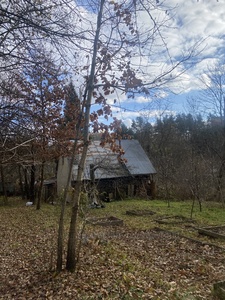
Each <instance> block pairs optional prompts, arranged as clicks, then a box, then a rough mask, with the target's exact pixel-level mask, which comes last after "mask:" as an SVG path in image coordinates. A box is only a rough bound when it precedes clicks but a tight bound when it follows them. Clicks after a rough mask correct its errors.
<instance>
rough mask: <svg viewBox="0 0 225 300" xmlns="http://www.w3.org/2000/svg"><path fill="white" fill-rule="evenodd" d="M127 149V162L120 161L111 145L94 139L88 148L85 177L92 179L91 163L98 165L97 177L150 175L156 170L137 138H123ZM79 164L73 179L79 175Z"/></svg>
mask: <svg viewBox="0 0 225 300" xmlns="http://www.w3.org/2000/svg"><path fill="white" fill-rule="evenodd" d="M121 146H122V148H123V149H124V151H125V154H124V155H123V158H125V159H126V160H127V162H125V163H121V162H119V161H118V159H117V157H118V154H117V153H114V152H112V150H111V149H110V147H109V145H107V144H106V145H105V146H104V147H102V146H101V145H100V141H92V142H91V145H90V146H89V148H88V153H87V157H86V162H85V170H84V175H83V179H87V180H90V165H91V164H93V165H94V166H96V170H95V172H94V174H95V179H109V178H118V177H127V176H135V175H150V174H155V173H156V171H155V169H154V167H153V165H152V163H151V161H150V160H149V158H148V156H147V155H146V153H145V152H144V150H143V148H142V147H141V145H140V144H139V142H138V141H137V140H121ZM77 170H78V165H77V164H75V165H74V167H73V179H74V180H75V178H76V175H77Z"/></svg>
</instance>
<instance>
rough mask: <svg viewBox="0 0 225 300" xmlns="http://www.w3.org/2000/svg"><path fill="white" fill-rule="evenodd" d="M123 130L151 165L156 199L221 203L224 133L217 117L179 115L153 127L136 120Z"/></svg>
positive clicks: (159, 122)
mask: <svg viewBox="0 0 225 300" xmlns="http://www.w3.org/2000/svg"><path fill="white" fill-rule="evenodd" d="M122 131H123V133H124V134H127V135H128V136H131V137H133V138H136V139H138V140H139V142H140V143H141V145H142V147H143V148H144V150H145V151H146V153H147V155H148V156H149V158H150V159H151V161H152V162H153V165H154V166H155V168H156V170H157V189H158V191H157V196H158V197H159V198H161V199H177V200H185V199H193V198H194V199H196V200H197V201H200V202H201V201H204V200H211V201H219V202H222V203H223V202H224V192H225V190H224V188H225V186H224V175H225V174H224V171H225V169H224V167H225V166H224V165H225V151H224V147H225V132H224V126H223V122H222V121H221V119H220V118H219V117H215V116H212V115H211V116H209V117H208V119H207V121H205V120H204V119H203V118H202V117H201V115H197V116H193V115H191V114H179V115H176V116H165V117H162V118H160V119H158V120H157V121H156V123H155V124H151V123H149V122H148V120H146V119H145V118H144V117H143V118H142V117H139V118H137V119H136V120H134V121H133V124H132V127H131V128H129V129H128V128H127V127H126V126H125V125H122Z"/></svg>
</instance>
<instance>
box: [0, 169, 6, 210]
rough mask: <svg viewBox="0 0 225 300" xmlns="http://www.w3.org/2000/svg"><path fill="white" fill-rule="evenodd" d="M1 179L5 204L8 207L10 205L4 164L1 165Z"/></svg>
mask: <svg viewBox="0 0 225 300" xmlns="http://www.w3.org/2000/svg"><path fill="white" fill-rule="evenodd" d="M0 172H1V179H2V193H3V204H4V205H6V204H7V203H8V198H7V191H6V186H5V176H4V170H3V166H2V164H1V165H0Z"/></svg>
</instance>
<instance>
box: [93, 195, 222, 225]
mask: <svg viewBox="0 0 225 300" xmlns="http://www.w3.org/2000/svg"><path fill="white" fill-rule="evenodd" d="M191 206H192V202H191V201H182V202H178V201H171V202H170V207H168V205H167V202H166V201H162V200H153V201H149V200H148V201H146V200H136V199H135V200H133V199H132V200H131V199H129V200H123V201H114V202H109V203H106V204H105V208H104V209H92V210H91V212H90V214H91V215H92V216H95V217H104V216H111V215H112V216H115V217H117V218H120V219H123V220H124V222H125V224H126V225H127V226H128V227H131V228H138V229H150V228H152V227H153V226H155V222H154V220H155V219H156V218H160V217H163V216H177V215H181V216H183V217H186V218H190V215H191ZM127 210H152V211H154V212H155V213H156V214H155V215H149V216H130V215H127V214H126V211H127ZM224 216H225V209H224V208H222V206H221V205H218V203H212V202H210V203H208V202H207V203H203V205H202V211H201V212H200V210H199V207H198V206H197V204H196V206H195V208H194V213H193V220H195V221H196V222H197V223H198V224H199V225H206V226H207V225H220V224H224Z"/></svg>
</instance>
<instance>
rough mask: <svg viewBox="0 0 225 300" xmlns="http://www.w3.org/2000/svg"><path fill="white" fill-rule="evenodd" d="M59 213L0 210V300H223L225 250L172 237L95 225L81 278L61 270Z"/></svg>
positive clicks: (85, 246)
mask: <svg viewBox="0 0 225 300" xmlns="http://www.w3.org/2000/svg"><path fill="white" fill-rule="evenodd" d="M58 213H59V211H58V208H55V207H50V208H46V207H45V208H44V209H42V210H41V211H36V210H35V208H33V207H25V206H18V207H14V208H13V207H11V208H2V207H1V208H0V241H1V244H0V299H4V300H5V299H15V300H20V299H21V300H22V299H35V300H37V299H56V300H57V299H73V300H74V299H82V300H85V299H88V300H89V299H154V300H156V299H162V300H167V299H170V300H173V299H183V300H194V299H216V298H213V296H212V286H213V283H214V282H216V281H220V280H225V252H224V251H223V250H222V249H220V248H218V247H213V246H210V245H207V244H200V243H197V242H194V241H191V240H189V239H185V238H183V237H179V236H177V235H172V234H170V233H168V232H165V231H157V230H154V229H152V230H151V229H147V230H140V229H139V230H138V229H132V228H130V227H127V226H126V224H125V225H124V226H122V227H116V228H114V227H100V226H96V227H93V226H90V225H89V226H88V227H87V229H86V231H85V233H84V235H83V237H82V247H81V252H80V260H79V267H78V270H77V273H75V274H71V273H68V272H66V271H63V272H62V273H61V274H56V273H55V272H54V267H55V260H56V239H57V234H56V233H57V220H58Z"/></svg>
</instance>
